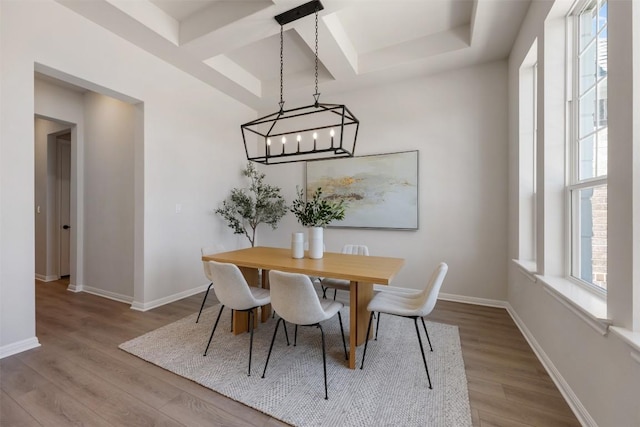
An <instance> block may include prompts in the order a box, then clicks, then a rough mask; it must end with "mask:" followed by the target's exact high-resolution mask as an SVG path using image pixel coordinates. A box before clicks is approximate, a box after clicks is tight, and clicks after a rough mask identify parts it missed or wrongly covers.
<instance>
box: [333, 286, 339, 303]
mask: <svg viewBox="0 0 640 427" xmlns="http://www.w3.org/2000/svg"><path fill="white" fill-rule="evenodd" d="M336 295H338V288H336V289H334V290H333V300H334V301H335V300H336Z"/></svg>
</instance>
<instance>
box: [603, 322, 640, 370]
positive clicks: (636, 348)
mask: <svg viewBox="0 0 640 427" xmlns="http://www.w3.org/2000/svg"><path fill="white" fill-rule="evenodd" d="M609 329H610V330H611V331H613V333H614V334H616V335H617V336H618V337H620V338H621V339H622V341H624V342H626V343H627V344H628V345H629V347H631V357H632V358H633V359H634V360H635V361H636V362H638V363H640V332H633V331H630V330H629V329H625V328H621V327H619V326H611V327H610V328H609Z"/></svg>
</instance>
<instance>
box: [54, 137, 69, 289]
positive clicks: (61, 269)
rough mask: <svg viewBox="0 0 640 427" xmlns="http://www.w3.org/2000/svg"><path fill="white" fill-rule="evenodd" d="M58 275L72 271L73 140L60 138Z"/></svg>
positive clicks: (65, 274) (64, 274) (58, 169)
mask: <svg viewBox="0 0 640 427" xmlns="http://www.w3.org/2000/svg"><path fill="white" fill-rule="evenodd" d="M57 171H58V172H57V175H58V227H59V228H58V233H59V234H58V236H60V238H59V239H58V242H59V243H60V247H59V251H58V254H59V266H58V275H59V276H60V277H63V276H68V275H69V274H70V272H71V269H70V267H69V259H70V256H71V142H70V141H66V140H63V139H58V168H57Z"/></svg>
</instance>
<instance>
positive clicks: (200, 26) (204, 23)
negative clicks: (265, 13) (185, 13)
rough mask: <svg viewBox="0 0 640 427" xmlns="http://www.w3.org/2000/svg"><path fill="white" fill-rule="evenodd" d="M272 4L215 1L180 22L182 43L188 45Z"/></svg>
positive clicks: (263, 0) (260, 0) (250, 0)
mask: <svg viewBox="0 0 640 427" xmlns="http://www.w3.org/2000/svg"><path fill="white" fill-rule="evenodd" d="M271 6H273V2H272V1H271V0H243V1H228V0H226V1H218V2H215V3H213V4H212V5H211V6H210V7H208V8H206V9H204V10H202V11H200V12H198V13H194V14H193V15H192V16H190V17H188V18H187V19H185V20H183V21H182V22H180V44H182V45H186V44H187V43H189V42H192V41H195V40H196V39H198V38H200V37H204V36H206V35H207V34H209V33H212V32H214V31H217V30H219V29H221V28H223V27H226V26H227V25H231V24H233V23H235V22H236V21H239V20H241V19H244V18H248V17H250V16H252V15H254V14H256V13H257V12H260V11H262V10H264V9H268V8H270V7H271ZM249 20H251V19H249Z"/></svg>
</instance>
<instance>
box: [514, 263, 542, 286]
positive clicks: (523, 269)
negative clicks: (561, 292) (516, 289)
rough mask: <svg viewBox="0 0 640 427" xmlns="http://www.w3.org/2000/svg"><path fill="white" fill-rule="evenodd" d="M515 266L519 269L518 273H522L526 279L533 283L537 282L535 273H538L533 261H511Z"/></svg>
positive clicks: (536, 265)
mask: <svg viewBox="0 0 640 427" xmlns="http://www.w3.org/2000/svg"><path fill="white" fill-rule="evenodd" d="M512 261H513V262H514V263H515V265H517V266H518V268H519V269H520V273H522V274H523V275H524V276H525V277H526V278H527V279H529V280H531V281H532V282H533V283H535V282H537V280H538V279H537V278H536V272H537V271H538V264H536V262H535V261H529V260H522V259H513V260H512Z"/></svg>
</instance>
